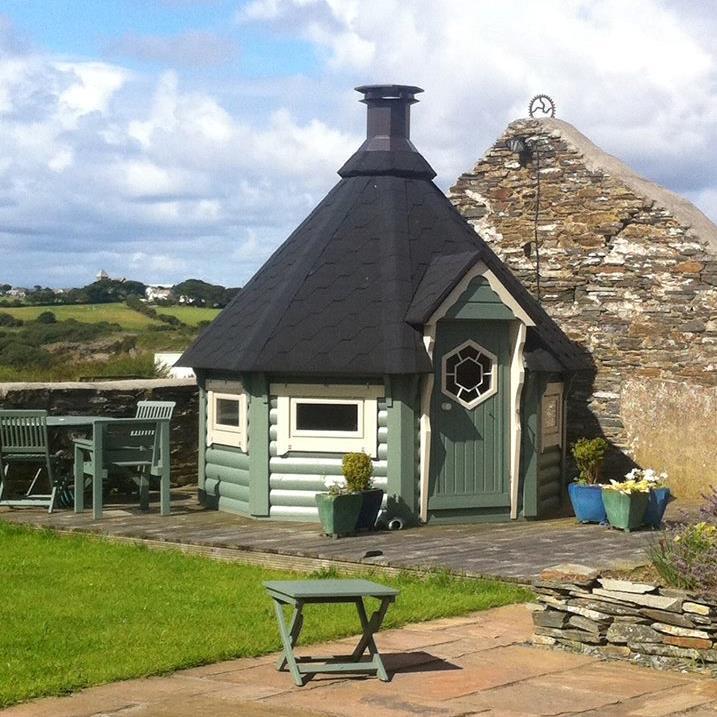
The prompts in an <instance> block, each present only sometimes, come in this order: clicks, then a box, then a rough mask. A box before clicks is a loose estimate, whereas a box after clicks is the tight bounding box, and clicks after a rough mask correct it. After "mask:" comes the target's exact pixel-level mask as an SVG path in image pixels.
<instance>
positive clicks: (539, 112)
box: [528, 95, 555, 117]
mask: <svg viewBox="0 0 717 717" xmlns="http://www.w3.org/2000/svg"><path fill="white" fill-rule="evenodd" d="M528 114H529V115H530V116H531V117H535V116H538V117H555V102H553V100H552V98H551V97H550V96H548V95H535V97H533V99H532V100H530V104H529V105H528Z"/></svg>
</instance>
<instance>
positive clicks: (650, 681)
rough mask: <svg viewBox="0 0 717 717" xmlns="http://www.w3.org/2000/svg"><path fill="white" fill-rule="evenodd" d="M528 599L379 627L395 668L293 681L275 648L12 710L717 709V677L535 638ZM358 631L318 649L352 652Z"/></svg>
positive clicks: (434, 714) (187, 713)
mask: <svg viewBox="0 0 717 717" xmlns="http://www.w3.org/2000/svg"><path fill="white" fill-rule="evenodd" d="M530 626H531V621H530V613H529V610H528V608H527V607H526V606H525V605H513V606H509V607H503V608H496V609H494V610H488V611H485V612H481V613H476V614H474V615H470V616H468V617H463V618H449V619H444V620H436V621H434V622H429V623H423V624H420V625H411V626H409V627H406V628H403V629H397V630H387V631H385V632H381V633H379V634H378V637H377V642H378V645H379V649H381V650H382V652H383V653H384V656H385V661H386V666H387V668H388V669H389V672H390V673H393V678H392V680H391V682H390V683H383V682H379V681H378V680H376V679H375V678H365V677H356V678H351V677H340V678H335V677H332V676H317V677H315V678H314V679H313V680H312V681H310V682H309V683H308V684H307V685H306V686H305V687H301V688H299V687H295V686H294V685H293V682H292V680H291V677H290V676H289V674H288V673H286V672H282V673H278V672H276V670H275V668H274V661H275V659H276V656H274V655H272V656H267V657H264V658H257V659H243V660H233V661H230V662H222V663H218V664H215V665H207V666H205V667H198V668H194V669H191V670H183V671H181V672H176V673H174V674H173V675H172V676H170V677H158V678H151V679H145V680H130V681H127V682H116V683H114V684H110V685H104V686H101V687H95V688H91V689H88V690H85V691H83V692H80V693H77V694H75V695H71V696H69V697H61V698H50V699H44V700H37V701H35V702H31V703H26V704H24V705H19V706H16V707H13V708H10V709H9V710H6V711H4V712H1V713H0V714H2V715H3V717H109V716H113V717H229V716H230V715H231V717H235V716H237V715H238V716H241V717H290V716H291V717H309V716H313V717H316V716H318V715H331V716H334V717H338V716H344V715H345V716H347V717H383V716H384V715H385V716H386V717H420V716H422V715H426V716H428V715H430V716H431V717H459V716H461V717H469V716H472V715H487V716H493V717H529V716H530V715H582V716H583V717H598V716H600V717H611V716H613V715H614V716H617V715H621V716H628V715H631V716H634V717H638V716H639V717H658V716H662V715H689V717H708V716H711V717H717V680H713V679H709V678H705V677H702V676H699V675H687V674H680V673H675V672H658V671H656V670H650V669H647V668H644V667H638V666H635V665H630V664H624V663H617V662H603V661H599V660H597V659H595V658H592V657H586V656H584V655H576V654H572V653H567V652H558V651H550V650H547V649H544V648H540V647H533V646H531V645H528V644H526V641H527V640H528V639H529V636H530V632H531V628H530ZM354 642H355V639H353V640H352V639H349V640H341V641H339V642H336V643H332V644H329V645H319V646H314V647H313V648H311V651H310V652H311V654H314V655H320V654H332V653H334V652H338V653H340V652H345V651H346V646H347V645H348V644H351V645H353V643H354Z"/></svg>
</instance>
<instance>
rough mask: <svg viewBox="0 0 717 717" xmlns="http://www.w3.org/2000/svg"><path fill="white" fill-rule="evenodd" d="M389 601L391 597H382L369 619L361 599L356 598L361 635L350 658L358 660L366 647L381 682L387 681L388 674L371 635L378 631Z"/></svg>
mask: <svg viewBox="0 0 717 717" xmlns="http://www.w3.org/2000/svg"><path fill="white" fill-rule="evenodd" d="M390 603H391V598H382V599H381V606H380V607H379V609H378V610H376V611H375V612H374V613H373V615H371V619H369V618H368V617H367V615H366V608H365V607H364V604H363V599H362V598H358V599H357V600H356V611H357V612H358V616H359V620H360V621H361V629H362V630H363V636H362V637H361V639H360V640H359V643H358V645H356V649H355V650H354V651H353V654H352V655H351V658H352V659H353V660H355V661H356V662H358V661H359V660H360V659H361V655H363V653H364V651H365V650H366V648H368V651H369V654H370V655H371V659H372V662H373V665H374V667H375V668H376V676H377V677H378V678H379V680H381V681H382V682H388V674H387V673H386V668H385V667H384V664H383V660H382V659H381V655H380V654H379V652H378V648H377V647H376V642H375V641H374V639H373V636H374V633H376V632H378V630H379V629H380V628H381V623H382V622H383V618H384V617H385V616H386V610H388V606H389V604H390Z"/></svg>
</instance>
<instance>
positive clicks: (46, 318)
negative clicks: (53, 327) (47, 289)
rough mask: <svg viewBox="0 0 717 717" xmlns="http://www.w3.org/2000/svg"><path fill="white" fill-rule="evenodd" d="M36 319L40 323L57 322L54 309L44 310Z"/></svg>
mask: <svg viewBox="0 0 717 717" xmlns="http://www.w3.org/2000/svg"><path fill="white" fill-rule="evenodd" d="M35 321H37V323H38V324H56V323H57V318H56V317H55V314H53V313H52V311H43V312H42V313H41V314H38V315H37V318H36V319H35Z"/></svg>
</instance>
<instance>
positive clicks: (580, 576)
mask: <svg viewBox="0 0 717 717" xmlns="http://www.w3.org/2000/svg"><path fill="white" fill-rule="evenodd" d="M533 589H534V590H535V592H536V593H537V599H538V603H539V605H540V607H539V609H537V610H536V611H535V612H534V613H533V625H534V628H533V629H534V635H533V642H534V643H535V644H540V645H549V646H562V647H566V648H569V649H572V650H577V651H579V652H585V653H588V654H599V655H603V656H605V657H611V658H618V659H625V660H630V661H632V662H641V663H643V664H646V665H649V666H651V667H676V668H679V669H701V670H703V671H705V672H708V673H711V674H713V675H715V676H717V595H696V594H692V593H689V592H686V591H683V590H673V589H668V588H660V587H657V586H656V585H651V584H647V583H637V582H632V581H627V580H615V579H611V578H601V577H600V576H599V574H598V573H597V572H596V571H593V570H590V569H589V568H585V567H583V566H580V565H561V566H556V567H555V568H550V569H548V570H544V571H543V572H542V573H541V575H540V578H539V579H537V580H535V581H534V582H533Z"/></svg>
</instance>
